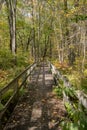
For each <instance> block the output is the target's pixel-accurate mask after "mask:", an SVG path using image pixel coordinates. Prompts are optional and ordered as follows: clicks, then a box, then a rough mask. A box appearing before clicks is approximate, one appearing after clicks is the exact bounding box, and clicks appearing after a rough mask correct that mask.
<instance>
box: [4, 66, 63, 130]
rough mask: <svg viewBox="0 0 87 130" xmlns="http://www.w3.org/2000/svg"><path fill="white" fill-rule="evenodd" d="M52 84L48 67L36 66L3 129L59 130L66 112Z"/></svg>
mask: <svg viewBox="0 0 87 130" xmlns="http://www.w3.org/2000/svg"><path fill="white" fill-rule="evenodd" d="M52 86H53V77H52V75H51V72H50V69H49V67H48V66H47V65H46V64H44V65H40V66H38V67H37V68H36V69H35V70H34V72H33V73H32V74H31V77H30V83H29V85H28V86H27V88H26V93H25V94H24V96H23V97H21V98H20V100H19V102H18V104H17V105H16V107H15V109H14V111H13V113H12V115H11V117H10V119H9V121H8V123H7V124H6V126H5V128H4V130H61V128H60V127H59V123H60V121H61V120H62V118H63V117H64V116H65V114H66V112H65V109H64V104H63V102H62V101H61V100H60V99H58V98H57V97H56V95H55V94H54V93H53V92H52Z"/></svg>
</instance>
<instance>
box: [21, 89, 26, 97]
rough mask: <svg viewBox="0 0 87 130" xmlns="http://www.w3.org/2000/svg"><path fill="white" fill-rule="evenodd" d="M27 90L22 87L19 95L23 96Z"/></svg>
mask: <svg viewBox="0 0 87 130" xmlns="http://www.w3.org/2000/svg"><path fill="white" fill-rule="evenodd" d="M25 92H26V90H25V89H23V88H21V89H20V91H19V95H20V96H23V95H24V94H25Z"/></svg>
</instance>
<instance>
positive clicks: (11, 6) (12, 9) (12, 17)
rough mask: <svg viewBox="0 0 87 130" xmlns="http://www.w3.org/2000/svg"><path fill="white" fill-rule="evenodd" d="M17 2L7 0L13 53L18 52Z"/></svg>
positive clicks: (15, 0)
mask: <svg viewBox="0 0 87 130" xmlns="http://www.w3.org/2000/svg"><path fill="white" fill-rule="evenodd" d="M16 3H17V0H6V5H7V10H8V20H9V30H10V49H11V52H12V54H13V55H15V54H16V50H17V45H16Z"/></svg>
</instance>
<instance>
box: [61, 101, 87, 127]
mask: <svg viewBox="0 0 87 130" xmlns="http://www.w3.org/2000/svg"><path fill="white" fill-rule="evenodd" d="M65 106H66V109H67V112H68V115H69V118H70V119H71V120H72V121H67V122H66V121H65V122H63V123H62V127H63V130H73V129H77V130H86V128H87V120H86V114H85V113H84V111H83V110H82V108H81V107H80V106H79V107H78V108H77V107H75V106H74V107H73V106H72V105H71V104H69V103H65Z"/></svg>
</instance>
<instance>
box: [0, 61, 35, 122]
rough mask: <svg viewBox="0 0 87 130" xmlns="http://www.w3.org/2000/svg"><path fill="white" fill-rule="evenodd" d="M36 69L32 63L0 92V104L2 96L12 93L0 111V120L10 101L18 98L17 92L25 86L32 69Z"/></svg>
mask: <svg viewBox="0 0 87 130" xmlns="http://www.w3.org/2000/svg"><path fill="white" fill-rule="evenodd" d="M35 67H36V63H33V64H32V65H30V66H29V67H27V68H26V69H25V70H24V71H23V72H22V73H21V74H19V75H18V76H17V77H16V78H15V79H14V80H12V81H11V82H10V83H9V84H8V85H7V86H6V87H4V88H2V89H1V90H0V103H1V104H2V99H3V96H4V95H5V94H6V93H7V92H9V90H10V91H11V92H12V95H11V96H10V97H9V99H8V100H7V102H6V103H5V104H4V105H3V109H1V110H0V120H1V118H2V116H3V114H4V113H5V112H6V110H7V108H8V107H9V105H10V103H11V101H12V100H13V99H14V98H16V97H17V96H18V93H19V90H20V89H21V88H22V87H24V86H25V84H26V81H27V79H28V77H29V76H30V74H31V72H32V71H33V69H34V68H35Z"/></svg>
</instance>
